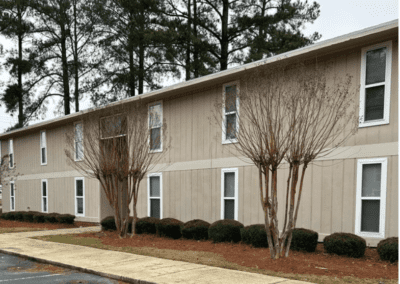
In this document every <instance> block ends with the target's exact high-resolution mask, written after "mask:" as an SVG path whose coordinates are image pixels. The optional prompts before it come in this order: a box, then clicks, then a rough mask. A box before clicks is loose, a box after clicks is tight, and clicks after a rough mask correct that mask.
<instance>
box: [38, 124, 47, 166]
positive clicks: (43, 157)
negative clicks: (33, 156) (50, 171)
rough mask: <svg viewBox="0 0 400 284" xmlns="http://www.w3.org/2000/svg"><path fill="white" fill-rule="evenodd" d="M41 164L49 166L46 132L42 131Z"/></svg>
mask: <svg viewBox="0 0 400 284" xmlns="http://www.w3.org/2000/svg"><path fill="white" fill-rule="evenodd" d="M40 164H41V165H47V145H46V131H45V130H43V131H40Z"/></svg>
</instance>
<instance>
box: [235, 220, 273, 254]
mask: <svg viewBox="0 0 400 284" xmlns="http://www.w3.org/2000/svg"><path fill="white" fill-rule="evenodd" d="M240 235H241V238H242V242H243V243H245V244H248V245H252V246H253V247H256V248H260V247H263V248H267V247H268V238H267V232H266V231H265V225H264V224H255V225H250V226H246V227H244V228H241V229H240Z"/></svg>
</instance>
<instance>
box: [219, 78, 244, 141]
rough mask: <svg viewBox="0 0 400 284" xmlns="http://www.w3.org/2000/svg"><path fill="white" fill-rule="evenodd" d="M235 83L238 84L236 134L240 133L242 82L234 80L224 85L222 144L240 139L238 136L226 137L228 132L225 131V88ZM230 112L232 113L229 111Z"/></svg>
mask: <svg viewBox="0 0 400 284" xmlns="http://www.w3.org/2000/svg"><path fill="white" fill-rule="evenodd" d="M232 85H235V86H236V92H237V97H236V135H237V136H238V135H239V94H240V83H239V81H232V82H229V83H226V84H223V85H222V144H232V143H237V142H238V139H237V136H236V139H226V132H225V128H226V127H225V126H226V115H227V114H226V113H225V90H226V87H229V86H232ZM232 113H233V112H232ZM228 114H230V113H228Z"/></svg>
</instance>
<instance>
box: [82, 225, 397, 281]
mask: <svg viewBox="0 0 400 284" xmlns="http://www.w3.org/2000/svg"><path fill="white" fill-rule="evenodd" d="M81 236H82V235H76V237H77V238H80V237H81ZM84 236H85V237H90V238H96V239H99V240H100V241H101V243H102V244H104V245H110V246H115V247H151V248H158V249H173V250H178V251H203V252H212V253H216V254H219V255H221V256H222V257H223V258H225V259H226V260H227V261H229V262H233V263H236V264H238V265H241V266H246V267H252V268H259V269H265V270H269V271H276V272H284V273H294V274H311V275H326V276H336V277H338V278H342V277H344V276H353V277H357V278H361V279H367V278H368V279H375V278H376V279H379V278H386V279H398V263H397V262H396V263H394V264H391V263H390V262H387V261H382V260H380V259H379V255H378V252H377V250H376V248H367V249H366V251H365V255H364V256H363V257H362V258H358V259H356V258H350V257H345V256H338V255H334V254H328V253H325V252H324V247H323V244H322V243H319V244H318V245H317V248H316V251H315V252H313V253H307V252H297V251H290V254H289V257H288V258H281V259H278V260H272V259H271V258H270V253H269V249H268V248H253V247H251V246H249V245H246V244H241V243H237V244H233V243H215V244H214V243H212V242H211V241H196V240H187V239H183V238H181V239H179V240H173V239H168V238H161V237H157V236H155V235H146V234H142V235H136V236H134V237H133V238H130V237H128V238H126V239H120V238H119V237H118V235H117V234H116V232H109V231H107V232H104V233H100V234H99V233H90V234H85V235H84Z"/></svg>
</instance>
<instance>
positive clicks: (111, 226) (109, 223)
mask: <svg viewBox="0 0 400 284" xmlns="http://www.w3.org/2000/svg"><path fill="white" fill-rule="evenodd" d="M132 220H133V217H129V219H128V222H129V224H128V233H129V234H130V233H132ZM100 224H101V228H102V229H103V230H105V231H116V230H117V226H115V219H114V216H108V217H106V218H104V219H103V220H101V222H100ZM136 228H137V226H136Z"/></svg>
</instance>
